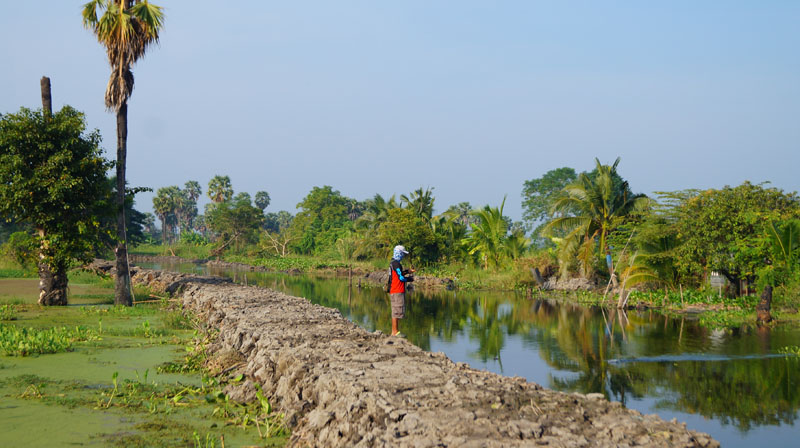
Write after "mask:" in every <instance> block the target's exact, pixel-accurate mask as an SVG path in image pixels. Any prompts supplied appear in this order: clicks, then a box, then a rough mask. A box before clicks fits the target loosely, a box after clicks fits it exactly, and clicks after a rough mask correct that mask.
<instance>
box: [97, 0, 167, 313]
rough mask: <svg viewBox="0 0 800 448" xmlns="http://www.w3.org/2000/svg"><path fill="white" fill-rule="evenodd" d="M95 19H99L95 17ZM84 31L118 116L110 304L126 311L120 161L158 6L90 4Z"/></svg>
mask: <svg viewBox="0 0 800 448" xmlns="http://www.w3.org/2000/svg"><path fill="white" fill-rule="evenodd" d="M98 14H100V15H98ZM82 16H83V25H84V26H85V27H86V28H88V29H89V30H91V31H92V32H93V33H94V35H95V36H96V37H97V40H98V41H99V42H100V43H101V44H102V45H103V46H104V47H105V48H106V54H107V55H108V63H109V65H111V77H110V78H109V80H108V86H106V95H105V102H106V108H107V109H109V110H113V111H115V112H116V114H117V195H116V205H117V241H118V242H117V247H116V249H115V250H114V252H115V254H116V267H117V277H116V283H115V288H114V303H116V304H118V305H128V306H130V305H131V304H132V303H133V301H132V299H131V284H130V275H129V272H128V247H127V235H126V232H125V211H124V210H125V158H126V157H127V152H128V99H129V98H130V96H131V93H132V92H133V72H132V71H131V67H132V66H133V64H134V63H136V61H138V60H139V59H140V58H141V57H143V56H144V54H145V52H146V51H147V49H148V48H149V47H150V46H151V45H153V44H155V43H158V34H159V32H160V31H161V29H162V27H163V23H164V13H163V11H162V9H161V7H160V6H156V5H154V4H152V3H149V2H148V1H147V0H142V1H138V0H92V1H90V2H89V3H86V4H85V5H84V6H83V13H82Z"/></svg>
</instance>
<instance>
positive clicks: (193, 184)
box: [183, 180, 203, 202]
mask: <svg viewBox="0 0 800 448" xmlns="http://www.w3.org/2000/svg"><path fill="white" fill-rule="evenodd" d="M183 191H185V192H186V196H187V197H188V198H189V199H191V200H192V201H195V202H197V200H198V199H200V195H201V194H203V189H202V188H201V187H200V182H198V181H196V180H190V181H188V182H186V183H185V184H183Z"/></svg>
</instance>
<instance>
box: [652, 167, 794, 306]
mask: <svg viewBox="0 0 800 448" xmlns="http://www.w3.org/2000/svg"><path fill="white" fill-rule="evenodd" d="M666 198H667V199H668V200H671V201H672V203H673V204H674V208H673V209H672V210H671V211H670V215H671V218H672V220H673V222H674V223H675V226H676V229H677V234H678V238H679V239H680V241H681V244H680V246H679V247H678V248H676V250H675V254H676V257H675V260H676V264H677V267H678V268H679V269H680V270H681V271H682V272H683V273H686V274H688V273H693V274H695V275H700V276H702V275H703V274H705V273H707V272H709V271H716V272H719V273H720V274H722V275H724V276H725V277H726V278H727V279H728V281H729V282H730V284H731V285H732V286H733V288H734V292H735V293H738V292H739V283H740V281H741V280H746V281H747V282H748V283H749V284H751V285H752V284H754V283H755V281H756V272H757V270H758V269H759V268H760V267H762V266H764V264H765V260H768V259H770V257H771V252H770V247H771V246H770V244H769V240H768V239H767V238H765V237H764V234H765V227H766V225H767V224H768V223H769V222H771V221H782V220H789V219H796V218H800V199H799V198H798V197H797V195H796V194H795V193H784V192H783V191H782V190H780V189H777V188H765V187H764V186H761V185H753V184H751V183H749V182H745V183H743V184H742V185H739V186H738V187H725V188H722V189H720V190H705V191H696V190H687V191H682V192H675V193H671V194H668V195H666Z"/></svg>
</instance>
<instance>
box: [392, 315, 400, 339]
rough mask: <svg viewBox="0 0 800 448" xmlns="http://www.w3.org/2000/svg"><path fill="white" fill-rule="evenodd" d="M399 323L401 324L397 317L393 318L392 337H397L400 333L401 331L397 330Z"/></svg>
mask: <svg viewBox="0 0 800 448" xmlns="http://www.w3.org/2000/svg"><path fill="white" fill-rule="evenodd" d="M399 322H400V319H398V318H396V317H393V318H392V336H394V335H396V334H397V333H399V332H400V330H399V329H398V328H397V327H398V323H399Z"/></svg>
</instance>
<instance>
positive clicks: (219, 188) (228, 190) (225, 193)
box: [207, 176, 233, 204]
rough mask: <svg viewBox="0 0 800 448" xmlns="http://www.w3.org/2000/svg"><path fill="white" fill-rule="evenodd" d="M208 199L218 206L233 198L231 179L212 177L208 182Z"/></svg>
mask: <svg viewBox="0 0 800 448" xmlns="http://www.w3.org/2000/svg"><path fill="white" fill-rule="evenodd" d="M207 193H208V198H209V199H211V200H212V201H214V203H216V204H219V203H220V202H224V201H229V200H230V199H231V197H233V187H232V186H231V178H230V177H228V176H214V177H213V178H211V180H210V181H208V192H207Z"/></svg>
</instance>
